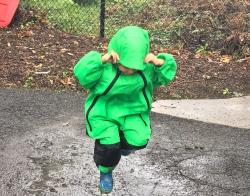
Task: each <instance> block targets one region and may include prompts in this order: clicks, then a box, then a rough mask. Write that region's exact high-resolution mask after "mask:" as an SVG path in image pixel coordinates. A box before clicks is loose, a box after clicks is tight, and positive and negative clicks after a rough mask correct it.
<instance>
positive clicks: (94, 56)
mask: <svg viewBox="0 0 250 196" xmlns="http://www.w3.org/2000/svg"><path fill="white" fill-rule="evenodd" d="M103 67H104V64H103V63H102V56H101V54H100V53H99V52H96V51H91V52H89V53H87V54H86V55H85V56H83V57H82V58H81V59H80V60H79V61H78V62H77V64H76V65H75V67H74V75H75V76H76V78H77V79H78V80H79V82H80V84H81V85H82V86H83V87H85V88H87V89H91V88H93V87H94V86H95V85H96V83H97V81H98V80H99V78H100V77H101V75H102V72H103Z"/></svg>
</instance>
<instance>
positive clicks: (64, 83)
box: [60, 77, 72, 86]
mask: <svg viewBox="0 0 250 196" xmlns="http://www.w3.org/2000/svg"><path fill="white" fill-rule="evenodd" d="M60 82H61V83H62V84H63V85H64V86H68V85H71V84H72V82H71V78H70V77H68V78H65V79H63V80H60Z"/></svg>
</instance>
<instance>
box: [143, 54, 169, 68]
mask: <svg viewBox="0 0 250 196" xmlns="http://www.w3.org/2000/svg"><path fill="white" fill-rule="evenodd" d="M144 62H145V63H152V64H154V65H155V66H162V65H163V64H164V63H165V61H164V60H163V59H159V58H157V57H156V56H155V55H154V54H153V53H148V54H147V55H146V57H145V59H144Z"/></svg>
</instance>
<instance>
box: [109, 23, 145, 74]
mask: <svg viewBox="0 0 250 196" xmlns="http://www.w3.org/2000/svg"><path fill="white" fill-rule="evenodd" d="M108 51H109V52H111V51H114V52H116V53H117V54H118V55H119V57H120V61H119V62H118V63H120V64H122V65H123V66H125V67H127V68H130V69H136V70H144V69H145V64H144V58H145V56H146V55H147V54H148V52H149V35H148V32H147V31H146V30H144V29H142V28H140V27H136V26H127V27H124V28H122V29H120V30H119V31H118V32H117V33H116V34H115V35H114V36H113V37H112V39H111V41H110V43H109V46H108Z"/></svg>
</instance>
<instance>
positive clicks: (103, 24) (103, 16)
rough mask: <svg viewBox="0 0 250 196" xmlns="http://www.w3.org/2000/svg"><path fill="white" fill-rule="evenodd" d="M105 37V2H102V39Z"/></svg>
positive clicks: (102, 0)
mask: <svg viewBox="0 0 250 196" xmlns="http://www.w3.org/2000/svg"><path fill="white" fill-rule="evenodd" d="M104 36H105V0H101V5H100V38H104Z"/></svg>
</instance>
